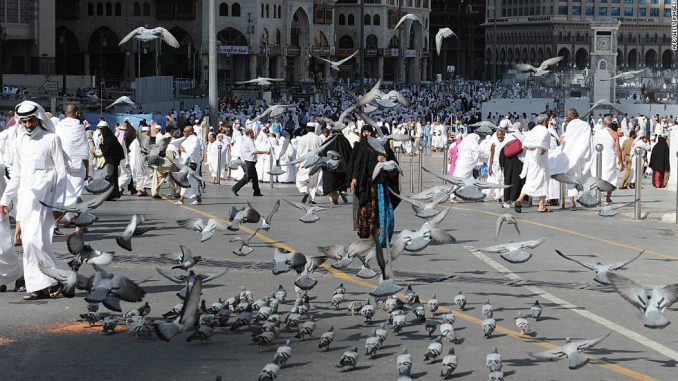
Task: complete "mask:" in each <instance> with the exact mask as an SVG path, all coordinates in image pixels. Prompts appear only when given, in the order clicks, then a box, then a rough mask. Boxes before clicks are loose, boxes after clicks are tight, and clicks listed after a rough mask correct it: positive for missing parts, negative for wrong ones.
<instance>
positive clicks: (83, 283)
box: [38, 263, 93, 298]
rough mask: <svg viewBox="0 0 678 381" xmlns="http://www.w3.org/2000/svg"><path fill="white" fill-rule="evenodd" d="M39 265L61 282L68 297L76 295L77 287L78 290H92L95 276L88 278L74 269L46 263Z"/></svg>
mask: <svg viewBox="0 0 678 381" xmlns="http://www.w3.org/2000/svg"><path fill="white" fill-rule="evenodd" d="M38 267H39V268H40V271H41V272H42V273H43V274H45V275H47V276H48V277H50V278H52V279H54V280H56V281H57V282H59V284H60V285H61V293H62V294H63V295H64V296H65V297H67V298H72V297H74V296H75V289H76V288H77V289H78V290H90V289H91V287H92V280H93V278H88V277H86V276H84V275H82V274H78V273H77V272H75V271H73V270H70V269H61V268H55V267H47V266H46V265H45V264H44V263H40V264H39V265H38Z"/></svg>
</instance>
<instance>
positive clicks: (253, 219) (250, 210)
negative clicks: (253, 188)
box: [228, 202, 261, 232]
mask: <svg viewBox="0 0 678 381" xmlns="http://www.w3.org/2000/svg"><path fill="white" fill-rule="evenodd" d="M230 218H231V224H230V225H229V226H228V230H230V231H234V232H235V231H238V230H240V224H244V223H253V224H255V223H257V222H259V220H260V219H261V215H260V214H259V212H257V210H256V209H254V207H253V206H252V205H251V204H250V203H249V202H248V203H247V206H246V207H244V208H242V209H240V210H238V209H236V208H235V207H233V208H232V209H231V216H230Z"/></svg>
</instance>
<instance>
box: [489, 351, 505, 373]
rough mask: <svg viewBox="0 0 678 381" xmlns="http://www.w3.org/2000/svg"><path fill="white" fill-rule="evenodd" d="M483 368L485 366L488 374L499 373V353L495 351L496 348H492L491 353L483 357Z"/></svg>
mask: <svg viewBox="0 0 678 381" xmlns="http://www.w3.org/2000/svg"><path fill="white" fill-rule="evenodd" d="M485 366H487V368H488V369H489V370H490V372H499V371H501V367H502V362H501V354H499V351H497V347H492V352H490V353H488V354H487V356H485Z"/></svg>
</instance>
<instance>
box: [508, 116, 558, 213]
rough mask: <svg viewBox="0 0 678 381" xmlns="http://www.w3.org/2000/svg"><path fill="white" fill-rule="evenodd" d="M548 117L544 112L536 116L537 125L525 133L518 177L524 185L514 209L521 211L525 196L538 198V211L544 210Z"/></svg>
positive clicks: (548, 136)
mask: <svg viewBox="0 0 678 381" xmlns="http://www.w3.org/2000/svg"><path fill="white" fill-rule="evenodd" d="M548 121H549V118H548V116H546V115H545V114H541V115H539V116H537V125H536V126H534V128H532V129H531V130H530V131H528V132H527V133H526V134H525V140H524V141H523V150H524V151H525V161H524V162H523V171H522V172H521V173H520V178H521V179H525V185H523V189H522V190H521V192H520V196H519V197H518V199H517V200H516V202H515V204H514V208H515V211H516V212H517V213H520V212H521V204H522V202H523V199H524V198H525V196H530V197H536V198H538V199H539V212H546V211H548V209H546V194H547V192H548V183H549V182H548V180H549V162H548V158H549V157H548V152H549V148H550V147H551V135H550V134H549V131H548V129H547V128H546V126H547V125H548Z"/></svg>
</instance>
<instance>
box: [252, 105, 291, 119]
mask: <svg viewBox="0 0 678 381" xmlns="http://www.w3.org/2000/svg"><path fill="white" fill-rule="evenodd" d="M297 106H299V105H298V104H289V105H273V106H270V107H269V108H267V109H266V110H264V112H262V113H261V114H259V115H257V116H256V117H255V118H254V119H252V122H256V121H258V120H259V119H262V118H265V117H268V118H269V119H273V118H277V117H278V116H280V115H282V114H284V113H285V111H287V109H288V108H296V107H297Z"/></svg>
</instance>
